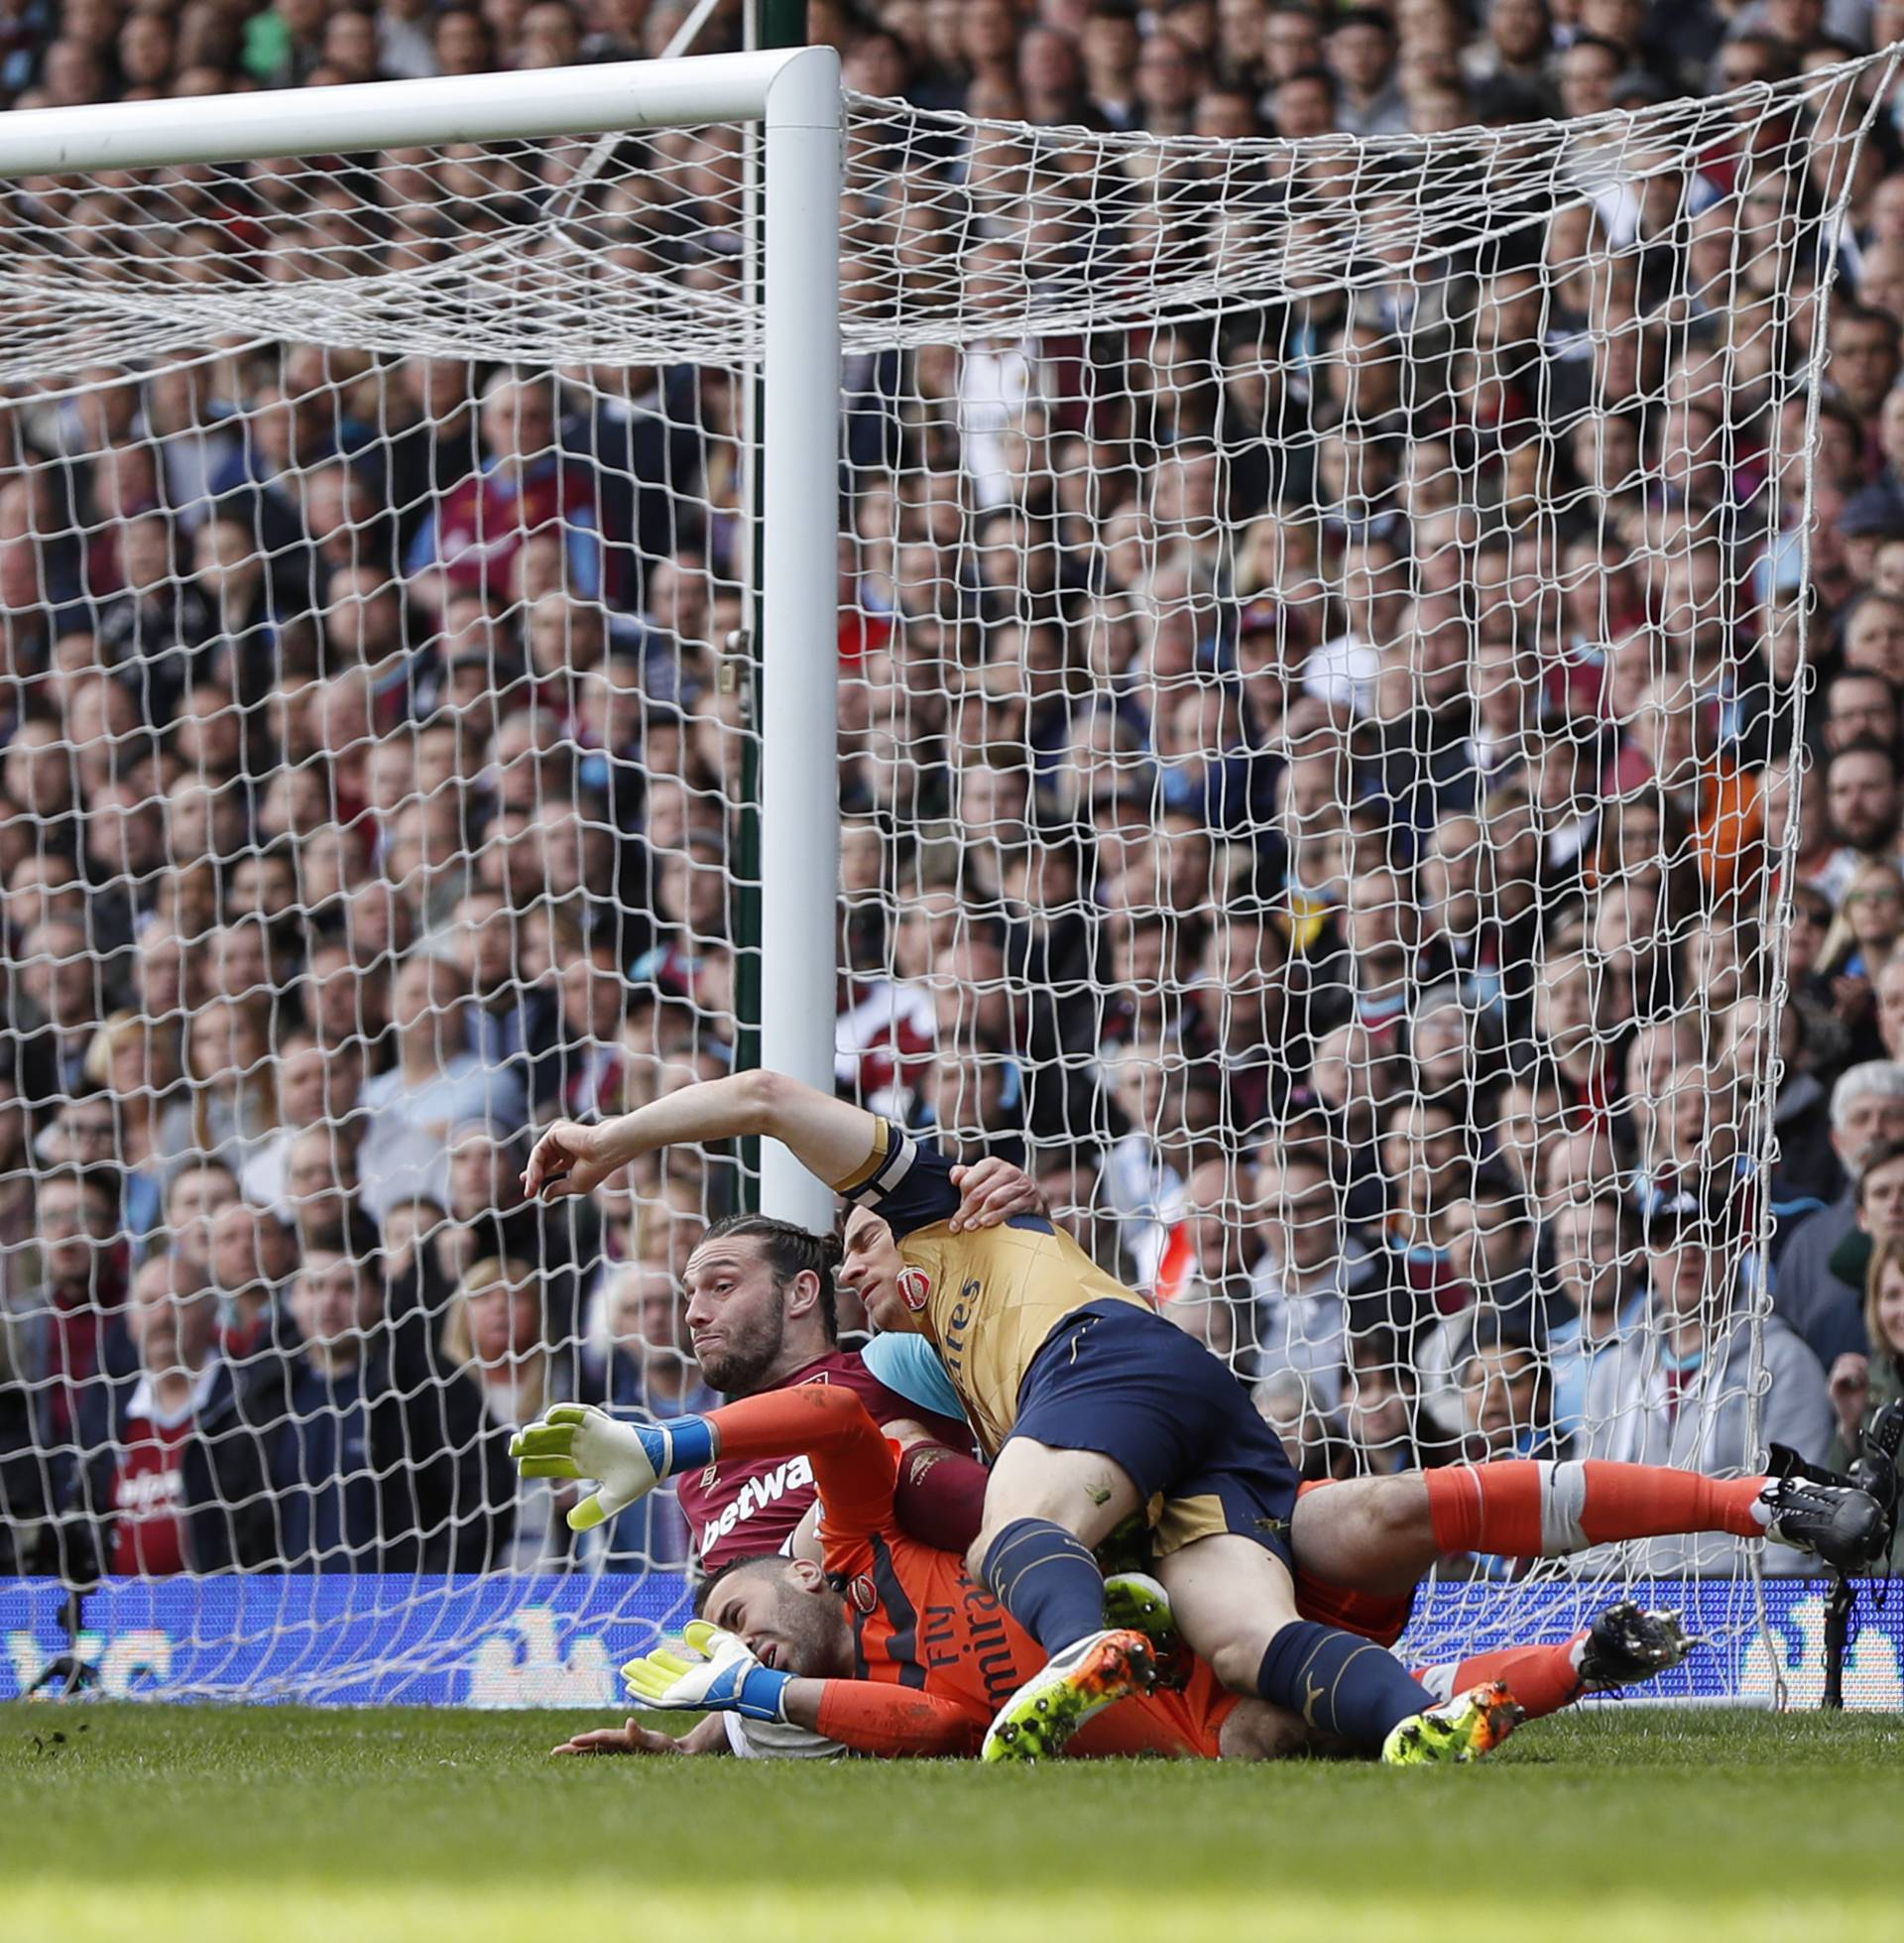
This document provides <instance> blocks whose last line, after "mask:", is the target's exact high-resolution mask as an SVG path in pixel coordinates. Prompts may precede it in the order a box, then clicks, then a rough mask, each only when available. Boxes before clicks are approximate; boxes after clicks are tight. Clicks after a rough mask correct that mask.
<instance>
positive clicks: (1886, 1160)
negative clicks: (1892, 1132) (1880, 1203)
mask: <svg viewBox="0 0 1904 1943" xmlns="http://www.w3.org/2000/svg"><path fill="white" fill-rule="evenodd" d="M1893 1160H1904V1141H1879V1142H1878V1144H1877V1145H1876V1146H1875V1147H1874V1148H1872V1149H1871V1151H1870V1153H1869V1154H1866V1155H1865V1156H1864V1164H1863V1165H1862V1166H1861V1167H1859V1168H1858V1170H1857V1205H1858V1207H1859V1208H1862V1207H1863V1205H1864V1183H1865V1182H1866V1181H1867V1180H1869V1179H1870V1177H1871V1176H1872V1174H1874V1173H1875V1172H1876V1171H1877V1170H1878V1168H1879V1167H1888V1166H1889V1165H1890V1164H1891V1162H1892V1161H1893Z"/></svg>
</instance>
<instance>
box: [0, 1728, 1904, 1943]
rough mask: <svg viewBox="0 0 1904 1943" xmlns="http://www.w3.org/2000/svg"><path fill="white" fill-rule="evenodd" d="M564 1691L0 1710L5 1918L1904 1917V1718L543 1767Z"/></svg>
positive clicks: (474, 1922) (1545, 1929)
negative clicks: (1151, 1753) (1278, 1751)
mask: <svg viewBox="0 0 1904 1943" xmlns="http://www.w3.org/2000/svg"><path fill="white" fill-rule="evenodd" d="M577 1718H578V1717H577V1716H575V1715H572V1714H564V1715H547V1714H469V1713H430V1712H426V1711H422V1710H416V1709H387V1710H381V1711H375V1712H346V1711H338V1710H330V1711H306V1710H301V1709H297V1708H289V1707H269V1708H253V1709H244V1708H211V1707H203V1708H170V1707H136V1706H123V1705H122V1706H108V1705H99V1706H88V1705H65V1706H29V1705H19V1704H16V1705H11V1706H5V1707H0V1935H3V1936H4V1937H5V1938H6V1939H7V1940H8V1943H41V1940H42V1939H46V1943H56V1939H57V1940H58V1943H80V1940H81V1939H89V1938H95V1937H96V1938H101V1939H104V1938H111V1939H114V1943H118V1939H122V1938H124V1939H131V1943H159V1939H170V1938H179V1939H181V1943H184V1940H188V1943H223V1940H224V1939H226V1938H231V1939H241V1938H242V1939H245V1943H304V1939H307V1938H308V1939H318V1938H321V1939H323V1943H354V1939H360V1938H364V1939H381V1938H385V1937H390V1938H405V1939H409V1938H437V1937H441V1938H445V1939H454V1943H487V1940H488V1939H492V1938H495V1939H508V1943H560V1939H565V1938H577V1939H580V1938H587V1939H589V1943H594V1939H596V1938H601V1939H627V1938H639V1939H643V1943H653V1939H656V1938H660V1937H667V1938H670V1939H673V1938H686V1937H695V1938H699V1937H707V1938H732V1937H750V1938H751V1937H763V1938H766V1937H773V1938H788V1937H807V1936H812V1937H821V1936H824V1937H827V1938H829V1939H841V1938H849V1939H856V1938H864V1939H868V1943H885V1940H886V1939H889V1938H891V1939H894V1943H914V1940H915V1939H921V1940H922V1939H928V1938H940V1937H944V1938H961V1939H963V1938H975V1937H983V1938H987V1939H990V1938H995V1937H1038V1938H1041V1939H1051V1940H1054V1943H1101V1939H1106V1938H1123V1937H1133V1938H1134V1937H1141V1938H1143V1939H1146V1943H1162V1940H1163V1939H1175V1938H1179V1937H1222V1938H1225V1939H1229V1940H1230V1943H1245V1939H1255V1938H1266V1937H1272V1936H1273V1937H1278V1938H1308V1937H1318V1938H1355V1937H1381V1938H1384V1939H1393V1938H1405V1937H1414V1936H1430V1935H1433V1936H1444V1935H1445V1936H1449V1937H1460V1938H1466V1937H1474V1936H1500V1937H1512V1938H1515V1939H1518V1940H1519V1943H1555V1939H1560V1938H1568V1937H1576V1936H1578V1937H1588V1936H1591V1937H1594V1938H1596V1939H1599V1940H1601V1943H1604V1939H1606V1938H1609V1937H1610V1938H1618V1939H1622V1943H1624V1939H1630V1938H1635V1937H1653V1936H1659V1937H1674V1938H1694V1939H1698V1943H1707V1939H1716V1938H1726V1939H1729V1938H1733V1937H1746V1936H1752V1937H1757V1936H1763V1937H1776V1938H1779V1939H1781V1943H1789V1940H1790V1939H1797V1938H1803V1937H1813V1936H1817V1937H1830V1938H1832V1939H1833V1940H1834V1943H1843V1939H1845V1938H1848V1937H1858V1936H1880V1935H1881V1936H1886V1937H1889V1938H1893V1939H1894V1938H1896V1937H1897V1936H1898V1935H1899V1934H1900V1933H1904V1887H1900V1886H1899V1883H1900V1870H1899V1862H1898V1858H1899V1855H1900V1853H1904V1850H1901V1849H1900V1843H1899V1830H1900V1828H1904V1759H1901V1757H1904V1719H1900V1717H1898V1716H1896V1715H1861V1716H1860V1715H1850V1716H1844V1717H1841V1718H1830V1717H1826V1716H1821V1715H1816V1714H1812V1715H1792V1716H1773V1715H1765V1714H1733V1713H1716V1712H1714V1713H1699V1712H1680V1711H1654V1710H1638V1709H1635V1710H1633V1711H1630V1712H1626V1713H1619V1712H1617V1711H1613V1710H1604V1711H1601V1712H1598V1713H1592V1714H1587V1715H1581V1716H1576V1717H1574V1718H1571V1719H1561V1720H1555V1721H1544V1722H1539V1723H1536V1724H1535V1725H1533V1726H1531V1727H1529V1728H1526V1729H1523V1730H1522V1732H1521V1733H1520V1735H1518V1736H1517V1737H1516V1738H1515V1740H1514V1741H1513V1742H1512V1743H1511V1744H1510V1746H1509V1747H1508V1748H1507V1749H1506V1750H1504V1751H1503V1753H1502V1755H1501V1756H1499V1757H1497V1758H1495V1759H1494V1760H1493V1761H1487V1762H1485V1763H1482V1764H1481V1765H1478V1766H1475V1767H1470V1768H1453V1769H1434V1770H1425V1771H1424V1770H1415V1771H1410V1772H1406V1773H1391V1772H1386V1771H1383V1770H1380V1769H1377V1768H1372V1767H1363V1766H1351V1765H1344V1764H1324V1763H1309V1762H1299V1763H1288V1764H1285V1765H1283V1766H1280V1767H1263V1768H1253V1769H1246V1768H1223V1767H1217V1766H1206V1765H1201V1764H1191V1763H1181V1764H1176V1763H1125V1762H1117V1763H1113V1762H1079V1763H1077V1764H1076V1765H1074V1766H1073V1765H1064V1764H1055V1765H1050V1766H1046V1767H1042V1768H1036V1769H1024V1770H996V1769H988V1768H980V1767H978V1766H977V1765H975V1764H963V1763H917V1764H910V1765H889V1764H881V1763H875V1762H851V1763H846V1764H839V1765H833V1764H819V1763H812V1764H807V1763H792V1762H787V1763H769V1762H752V1761H683V1760H634V1759H626V1760H615V1761H610V1760H600V1761H551V1760H549V1759H548V1758H547V1754H546V1750H547V1749H548V1748H549V1747H550V1746H551V1745H552V1744H553V1743H554V1742H555V1741H556V1740H557V1739H559V1738H562V1737H563V1736H565V1735H566V1734H567V1733H568V1732H569V1731H570V1730H571V1728H572V1727H573V1726H574V1725H575V1724H576V1723H577Z"/></svg>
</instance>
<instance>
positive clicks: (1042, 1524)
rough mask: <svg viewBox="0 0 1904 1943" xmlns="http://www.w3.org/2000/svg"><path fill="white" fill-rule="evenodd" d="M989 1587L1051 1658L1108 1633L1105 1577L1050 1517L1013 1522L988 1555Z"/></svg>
mask: <svg viewBox="0 0 1904 1943" xmlns="http://www.w3.org/2000/svg"><path fill="white" fill-rule="evenodd" d="M985 1582H986V1584H987V1585H989V1586H990V1587H991V1588H992V1590H993V1592H994V1593H996V1594H997V1595H998V1600H999V1604H1000V1605H1002V1606H1003V1607H1004V1608H1005V1610H1006V1611H1007V1612H1008V1613H1010V1614H1011V1617H1012V1618H1013V1619H1014V1620H1016V1621H1017V1623H1018V1624H1019V1625H1020V1626H1021V1627H1023V1628H1024V1630H1025V1631H1026V1632H1027V1633H1028V1634H1030V1636H1031V1637H1032V1639H1035V1640H1036V1641H1037V1642H1038V1644H1039V1645H1041V1646H1042V1647H1043V1648H1044V1650H1045V1651H1046V1653H1047V1654H1049V1653H1059V1652H1062V1651H1063V1650H1064V1649H1065V1647H1066V1646H1071V1645H1075V1644H1076V1643H1077V1642H1078V1641H1079V1640H1080V1639H1086V1638H1088V1637H1089V1636H1090V1635H1091V1634H1093V1633H1102V1632H1103V1631H1104V1574H1103V1573H1102V1572H1100V1571H1099V1570H1098V1561H1097V1560H1096V1559H1095V1558H1093V1557H1092V1555H1091V1548H1090V1546H1089V1545H1087V1544H1085V1543H1084V1542H1083V1540H1082V1539H1079V1538H1074V1537H1073V1536H1072V1535H1071V1533H1070V1532H1068V1531H1067V1530H1066V1529H1065V1528H1064V1526H1063V1525H1061V1524H1053V1523H1052V1522H1051V1520H1050V1519H1049V1518H1013V1519H1012V1520H1011V1523H1010V1524H1008V1525H1007V1526H1006V1527H1005V1529H1004V1530H1003V1531H1001V1532H1000V1533H999V1535H998V1536H997V1537H996V1538H994V1539H993V1540H992V1545H991V1549H990V1550H989V1551H987V1553H986V1554H985Z"/></svg>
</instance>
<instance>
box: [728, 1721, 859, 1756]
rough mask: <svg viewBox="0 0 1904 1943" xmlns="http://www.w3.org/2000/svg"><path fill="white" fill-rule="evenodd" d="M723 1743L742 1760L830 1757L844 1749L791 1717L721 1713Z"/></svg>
mask: <svg viewBox="0 0 1904 1943" xmlns="http://www.w3.org/2000/svg"><path fill="white" fill-rule="evenodd" d="M721 1725H722V1726H723V1727H725V1728H726V1729H727V1745H728V1746H729V1747H730V1748H732V1749H733V1750H734V1752H735V1753H736V1754H737V1755H739V1756H740V1758H741V1759H742V1760H743V1761H831V1760H834V1759H837V1758H838V1757H840V1756H842V1755H844V1754H846V1753H847V1750H846V1749H845V1748H843V1747H842V1746H841V1745H840V1743H839V1742H837V1741H829V1740H828V1739H827V1738H826V1736H825V1735H824V1734H816V1733H815V1732H814V1731H813V1730H812V1729H811V1728H810V1727H795V1726H794V1725H793V1724H792V1722H791V1721H751V1720H749V1719H748V1718H747V1716H746V1715H745V1714H723V1715H722V1716H721Z"/></svg>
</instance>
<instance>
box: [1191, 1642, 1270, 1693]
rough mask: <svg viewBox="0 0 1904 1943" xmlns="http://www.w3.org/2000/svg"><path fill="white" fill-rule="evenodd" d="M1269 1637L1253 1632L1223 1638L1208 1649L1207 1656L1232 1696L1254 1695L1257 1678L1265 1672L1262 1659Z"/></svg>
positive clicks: (1212, 1669) (1211, 1666)
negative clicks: (1241, 1694)
mask: <svg viewBox="0 0 1904 1943" xmlns="http://www.w3.org/2000/svg"><path fill="white" fill-rule="evenodd" d="M1269 1639H1270V1636H1269V1635H1268V1634H1266V1633H1256V1632H1254V1631H1249V1632H1247V1633H1242V1634H1239V1635H1237V1636H1236V1637H1235V1638H1233V1639H1223V1640H1220V1641H1218V1642H1217V1644H1216V1645H1215V1646H1214V1647H1212V1648H1210V1649H1208V1650H1207V1651H1206V1652H1205V1653H1204V1657H1205V1658H1206V1659H1208V1660H1209V1662H1210V1670H1211V1671H1212V1672H1213V1673H1214V1674H1216V1676H1217V1678H1218V1679H1219V1680H1221V1681H1222V1682H1223V1684H1224V1686H1225V1687H1226V1688H1227V1689H1228V1690H1229V1691H1230V1692H1231V1693H1248V1694H1253V1693H1254V1692H1255V1691H1256V1676H1257V1675H1258V1674H1259V1673H1260V1672H1261V1671H1262V1656H1263V1654H1264V1653H1265V1652H1267V1651H1268V1650H1269Z"/></svg>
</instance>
